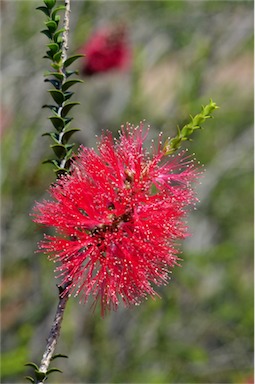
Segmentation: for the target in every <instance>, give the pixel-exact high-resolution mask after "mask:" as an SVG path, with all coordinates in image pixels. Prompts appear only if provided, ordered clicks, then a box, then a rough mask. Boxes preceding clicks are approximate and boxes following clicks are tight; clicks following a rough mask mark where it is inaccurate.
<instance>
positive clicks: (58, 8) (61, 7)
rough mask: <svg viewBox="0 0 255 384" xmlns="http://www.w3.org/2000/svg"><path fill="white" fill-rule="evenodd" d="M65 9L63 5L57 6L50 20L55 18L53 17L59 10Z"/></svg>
mask: <svg viewBox="0 0 255 384" xmlns="http://www.w3.org/2000/svg"><path fill="white" fill-rule="evenodd" d="M65 9H66V7H65V6H64V5H60V6H59V7H57V8H55V9H54V11H53V12H52V14H51V18H52V20H55V17H56V15H57V13H58V12H59V11H64V10H65Z"/></svg>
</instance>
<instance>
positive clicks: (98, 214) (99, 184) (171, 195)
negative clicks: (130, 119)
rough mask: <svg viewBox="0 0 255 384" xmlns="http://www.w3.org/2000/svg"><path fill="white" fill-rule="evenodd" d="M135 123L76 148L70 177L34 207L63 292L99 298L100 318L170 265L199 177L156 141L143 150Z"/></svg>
mask: <svg viewBox="0 0 255 384" xmlns="http://www.w3.org/2000/svg"><path fill="white" fill-rule="evenodd" d="M145 137H146V133H145V134H144V132H143V125H142V124H141V125H140V127H136V128H134V127H133V126H130V125H127V127H126V129H124V127H122V132H121V134H120V138H119V140H116V141H114V140H113V138H112V136H111V134H110V133H108V134H104V135H103V136H102V138H101V141H100V143H99V144H98V151H99V154H97V153H96V152H95V150H94V149H89V148H85V147H81V148H80V151H79V154H78V156H77V158H76V159H75V160H74V161H73V164H72V169H71V174H69V175H66V176H63V177H62V178H60V179H59V180H57V181H56V183H55V184H54V185H53V186H52V187H51V189H50V194H51V196H52V198H53V201H46V200H44V201H43V202H41V203H37V204H36V206H35V213H34V216H35V217H34V221H35V222H37V223H41V224H44V225H46V226H48V227H53V228H55V231H56V235H54V236H50V235H45V239H44V240H43V241H41V243H40V244H39V248H40V250H42V251H43V252H44V253H46V254H48V255H49V258H50V259H51V260H53V261H54V262H58V263H59V265H58V266H57V268H56V271H58V277H61V278H62V284H66V285H67V287H66V290H65V291H64V294H73V293H74V294H75V295H77V294H81V295H82V296H83V298H84V301H85V302H86V301H87V299H88V297H89V296H90V295H92V296H93V297H94V303H96V302H97V301H101V310H102V315H103V314H104V312H105V310H106V309H109V310H110V309H116V308H117V307H118V304H119V300H120V299H122V300H123V302H124V304H125V305H129V304H139V303H140V302H141V299H142V298H145V297H146V296H148V295H152V296H154V295H155V294H156V292H155V291H154V288H153V286H155V285H156V286H159V285H162V284H166V283H167V282H168V280H169V279H170V273H171V268H172V267H174V266H175V265H177V261H178V257H177V254H178V250H177V248H178V244H177V241H178V240H179V239H183V238H185V237H186V236H187V226H186V223H185V220H184V218H185V216H186V213H187V209H188V207H189V206H190V205H193V204H194V203H195V202H196V198H195V197H194V191H193V189H192V185H191V182H192V181H195V180H196V179H197V177H198V175H199V172H198V170H197V168H196V167H195V165H194V163H193V160H192V159H191V158H190V156H186V155H185V154H184V152H181V153H179V154H178V155H176V156H171V157H170V158H166V156H164V149H163V147H162V143H161V142H159V144H158V146H157V148H154V150H153V154H152V155H150V153H149V152H148V151H147V150H146V149H145V148H144V147H143V143H144V140H145Z"/></svg>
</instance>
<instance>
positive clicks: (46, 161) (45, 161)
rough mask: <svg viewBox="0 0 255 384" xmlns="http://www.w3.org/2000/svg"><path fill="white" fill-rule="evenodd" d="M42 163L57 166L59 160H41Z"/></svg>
mask: <svg viewBox="0 0 255 384" xmlns="http://www.w3.org/2000/svg"><path fill="white" fill-rule="evenodd" d="M42 164H53V165H55V167H58V166H59V160H56V159H47V160H44V161H43V162H42Z"/></svg>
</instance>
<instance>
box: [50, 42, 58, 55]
mask: <svg viewBox="0 0 255 384" xmlns="http://www.w3.org/2000/svg"><path fill="white" fill-rule="evenodd" d="M47 47H48V48H49V49H50V50H51V51H52V53H53V54H55V53H56V52H57V51H58V50H59V45H58V44H56V43H50V44H48V45H47Z"/></svg>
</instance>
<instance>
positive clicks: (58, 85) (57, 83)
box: [44, 79, 61, 89]
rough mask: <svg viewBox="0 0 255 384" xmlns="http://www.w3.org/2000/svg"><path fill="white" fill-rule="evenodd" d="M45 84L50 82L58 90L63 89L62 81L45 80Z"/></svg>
mask: <svg viewBox="0 0 255 384" xmlns="http://www.w3.org/2000/svg"><path fill="white" fill-rule="evenodd" d="M44 81H45V83H47V82H49V83H51V84H52V85H53V87H55V88H56V89H60V87H61V81H59V80H55V79H45V80H44Z"/></svg>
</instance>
